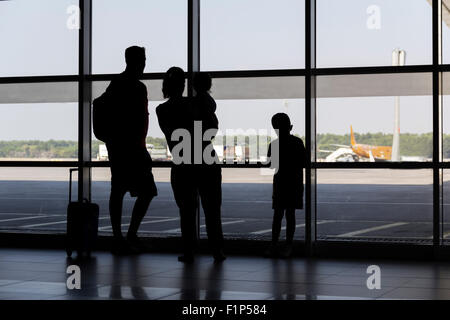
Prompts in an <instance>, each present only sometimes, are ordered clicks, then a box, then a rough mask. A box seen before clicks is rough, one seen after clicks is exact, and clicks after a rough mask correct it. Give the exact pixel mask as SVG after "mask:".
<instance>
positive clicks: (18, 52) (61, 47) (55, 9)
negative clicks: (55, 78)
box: [0, 0, 79, 77]
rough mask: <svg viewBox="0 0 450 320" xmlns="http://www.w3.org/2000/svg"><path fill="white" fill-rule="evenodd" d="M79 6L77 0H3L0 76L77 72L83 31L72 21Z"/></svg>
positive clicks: (0, 27) (0, 29)
mask: <svg viewBox="0 0 450 320" xmlns="http://www.w3.org/2000/svg"><path fill="white" fill-rule="evenodd" d="M74 5H75V6H76V7H73V6H74ZM77 7H78V1H77V0H58V1H54V0H42V1H35V0H14V1H0V39H1V41H2V47H1V50H0V77H10V76H36V75H58V74H77V73H78V32H79V30H78V29H77V28H74V27H71V24H70V23H71V21H72V15H73V13H72V12H73V11H72V10H74V8H77ZM68 12H69V13H68Z"/></svg>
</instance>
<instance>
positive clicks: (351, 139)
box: [350, 126, 356, 146]
mask: <svg viewBox="0 0 450 320" xmlns="http://www.w3.org/2000/svg"><path fill="white" fill-rule="evenodd" d="M350 142H351V144H352V146H354V145H355V144H356V141H355V135H354V134H353V128H352V126H350Z"/></svg>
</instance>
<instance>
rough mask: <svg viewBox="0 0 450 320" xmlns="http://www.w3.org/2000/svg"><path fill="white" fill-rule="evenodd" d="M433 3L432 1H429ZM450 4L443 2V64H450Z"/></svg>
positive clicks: (445, 0) (446, 1)
mask: <svg viewBox="0 0 450 320" xmlns="http://www.w3.org/2000/svg"><path fill="white" fill-rule="evenodd" d="M427 1H428V2H431V1H432V0H427ZM449 37H450V2H449V1H448V0H443V1H442V60H443V61H442V62H443V63H445V64H449V63H450V41H449Z"/></svg>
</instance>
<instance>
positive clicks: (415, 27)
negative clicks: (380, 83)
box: [317, 0, 432, 67]
mask: <svg viewBox="0 0 450 320" xmlns="http://www.w3.org/2000/svg"><path fill="white" fill-rule="evenodd" d="M431 12H432V8H431V5H430V4H429V3H427V1H425V0H396V1H392V0H379V1H376V2H374V1H371V0H340V1H335V0H318V1H317V66H318V67H356V66H390V65H392V52H393V50H394V49H396V48H398V49H401V50H404V51H405V52H406V61H405V64H406V65H417V64H430V63H431V62H432V50H431V49H432V37H431V35H432V16H431Z"/></svg>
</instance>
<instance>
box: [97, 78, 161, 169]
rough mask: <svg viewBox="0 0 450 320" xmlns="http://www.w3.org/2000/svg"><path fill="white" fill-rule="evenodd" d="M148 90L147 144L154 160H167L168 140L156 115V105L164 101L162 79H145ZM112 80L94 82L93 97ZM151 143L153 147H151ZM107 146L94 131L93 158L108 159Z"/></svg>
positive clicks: (99, 93)
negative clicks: (96, 136)
mask: <svg viewBox="0 0 450 320" xmlns="http://www.w3.org/2000/svg"><path fill="white" fill-rule="evenodd" d="M143 82H144V84H145V85H146V86H147V92H148V99H149V103H148V111H149V127H148V133H147V144H148V147H149V152H150V154H151V156H152V158H153V160H154V161H167V160H168V159H169V154H168V152H167V148H166V140H165V138H164V134H163V133H162V131H161V129H160V128H159V124H158V119H157V117H156V107H157V106H158V105H160V104H161V103H163V102H164V98H163V96H162V91H161V88H162V80H144V81H143ZM109 83H110V81H95V82H93V83H92V97H93V98H96V97H99V96H100V95H101V94H102V93H103V92H105V90H106V88H107V87H108V85H109ZM150 145H151V148H150ZM107 159H108V156H107V152H106V147H105V145H104V143H103V142H101V141H99V140H97V139H96V138H95V135H94V133H92V160H102V161H104V160H107Z"/></svg>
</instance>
